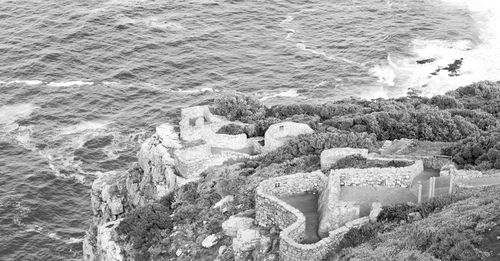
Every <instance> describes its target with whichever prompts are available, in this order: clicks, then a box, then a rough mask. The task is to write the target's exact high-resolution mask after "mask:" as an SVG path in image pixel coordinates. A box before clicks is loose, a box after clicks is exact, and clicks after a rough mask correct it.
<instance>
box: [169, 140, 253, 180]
mask: <svg viewBox="0 0 500 261" xmlns="http://www.w3.org/2000/svg"><path fill="white" fill-rule="evenodd" d="M174 154H175V167H176V169H177V170H178V171H179V174H180V175H181V176H182V177H184V178H188V179H194V178H198V177H199V175H200V174H201V173H202V172H203V171H205V170H207V169H208V168H210V167H214V166H221V165H223V164H224V163H225V162H227V161H229V160H238V159H245V158H250V155H248V154H245V153H239V152H234V151H219V152H218V153H213V148H212V147H210V146H209V145H207V144H205V145H199V146H195V147H190V148H185V149H181V150H177V151H175V153H174Z"/></svg>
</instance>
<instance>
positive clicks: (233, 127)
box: [217, 123, 247, 135]
mask: <svg viewBox="0 0 500 261" xmlns="http://www.w3.org/2000/svg"><path fill="white" fill-rule="evenodd" d="M246 131H247V130H245V127H244V126H241V125H238V124H234V123H231V124H228V125H224V126H222V127H221V128H220V129H219V130H218V131H217V133H218V134H229V135H238V134H243V133H245V134H246V133H247V132H246Z"/></svg>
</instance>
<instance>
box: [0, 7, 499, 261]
mask: <svg viewBox="0 0 500 261" xmlns="http://www.w3.org/2000/svg"><path fill="white" fill-rule="evenodd" d="M1 2H2V3H1V4H0V260H81V259H82V238H83V236H84V234H85V230H86V229H87V228H88V226H89V225H90V221H91V208H90V196H89V192H90V184H91V182H92V180H93V179H94V178H95V177H97V176H99V175H102V173H105V172H106V171H110V170H126V169H127V168H128V167H130V165H131V164H132V163H133V162H135V161H136V153H137V150H138V145H139V144H140V142H142V141H143V140H144V139H145V138H146V137H147V136H149V135H150V134H151V133H152V131H153V130H154V127H155V126H157V125H158V124H160V123H162V122H167V121H171V122H175V121H176V120H177V117H178V116H177V115H178V113H179V110H180V108H181V107H185V106H190V105H195V104H200V103H201V102H203V101H204V100H207V99H210V98H213V97H214V96H216V95H219V93H221V92H226V91H240V92H244V93H247V94H250V95H254V96H255V97H256V98H258V99H260V100H262V101H263V102H264V103H266V104H278V103H289V102H308V103H311V102H323V101H325V100H336V99H342V98H346V97H350V96H355V97H361V98H367V99H370V98H377V97H397V96H402V95H406V94H407V92H408V91H409V90H411V89H412V90H413V91H418V92H420V93H422V94H423V95H433V94H439V93H444V92H445V91H447V90H451V89H454V88H457V87H459V86H461V85H465V84H468V83H471V82H475V81H478V80H486V79H490V80H499V79H500V73H498V72H499V71H500V63H499V62H498V61H497V59H498V57H500V30H498V25H499V24H500V18H499V17H500V16H499V14H500V12H499V10H500V8H499V6H500V3H497V2H495V1H490V0H337V1H316V0H294V1H276V0H265V1H263V0H251V1H250V0H186V1H166V0H156V1H153V0H142V1H140V0H136V1H133V0H120V1H118V0H100V1H96V0H88V1H74V0H71V1H70V0H43V1H42V0H3V1H1ZM430 58H433V59H434V60H433V61H432V62H430V63H426V64H417V63H416V61H417V60H421V59H430ZM460 58H463V66H462V68H461V69H460V75H458V76H454V77H450V76H449V75H448V74H447V73H446V72H443V71H442V72H441V73H438V74H437V75H430V73H431V72H434V71H435V70H436V69H437V68H439V67H440V66H441V67H444V66H446V65H448V64H450V63H453V62H454V61H455V60H457V59H460Z"/></svg>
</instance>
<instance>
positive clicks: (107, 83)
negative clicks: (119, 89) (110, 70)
mask: <svg viewBox="0 0 500 261" xmlns="http://www.w3.org/2000/svg"><path fill="white" fill-rule="evenodd" d="M102 84H104V85H117V84H118V83H117V82H106V81H104V82H102Z"/></svg>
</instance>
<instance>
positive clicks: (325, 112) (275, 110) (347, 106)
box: [268, 100, 363, 120]
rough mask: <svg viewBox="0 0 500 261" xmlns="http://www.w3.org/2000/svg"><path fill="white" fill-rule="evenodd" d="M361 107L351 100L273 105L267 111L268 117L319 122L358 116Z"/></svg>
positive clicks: (361, 109)
mask: <svg viewBox="0 0 500 261" xmlns="http://www.w3.org/2000/svg"><path fill="white" fill-rule="evenodd" d="M362 111H363V107H362V106H360V105H358V104H355V103H354V101H352V100H344V101H339V102H335V103H326V104H319V105H312V104H287V105H275V106H273V107H271V108H270V109H269V112H268V116H272V117H276V118H279V119H286V118H290V117H293V116H295V115H308V116H318V117H320V118H321V120H326V119H330V118H332V117H335V116H343V115H349V114H358V113H361V112H362Z"/></svg>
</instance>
